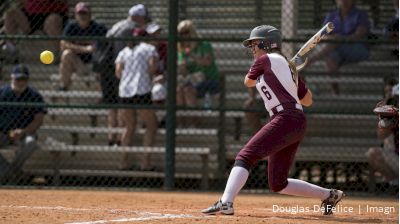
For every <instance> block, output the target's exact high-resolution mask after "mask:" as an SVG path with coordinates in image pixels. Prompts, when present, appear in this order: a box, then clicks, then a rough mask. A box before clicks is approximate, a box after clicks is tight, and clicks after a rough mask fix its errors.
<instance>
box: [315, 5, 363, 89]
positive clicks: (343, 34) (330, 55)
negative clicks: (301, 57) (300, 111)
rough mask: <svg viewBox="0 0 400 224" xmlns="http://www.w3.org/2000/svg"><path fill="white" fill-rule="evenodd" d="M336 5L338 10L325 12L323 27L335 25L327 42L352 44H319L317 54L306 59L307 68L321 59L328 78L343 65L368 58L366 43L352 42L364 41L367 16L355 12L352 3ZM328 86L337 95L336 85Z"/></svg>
mask: <svg viewBox="0 0 400 224" xmlns="http://www.w3.org/2000/svg"><path fill="white" fill-rule="evenodd" d="M336 5H337V7H338V9H337V10H335V11H333V12H331V13H329V14H328V15H327V16H326V17H325V20H324V23H323V24H324V25H325V24H327V23H328V22H333V24H334V25H335V29H334V30H333V32H332V34H331V35H329V36H328V39H329V40H334V41H338V42H340V41H352V42H349V43H329V44H323V45H321V47H320V48H319V51H318V52H316V54H314V55H311V56H310V58H309V65H311V64H312V63H313V62H315V61H317V60H319V59H321V58H323V59H324V60H325V65H326V70H327V72H328V73H329V74H330V75H334V74H335V73H336V72H337V71H338V70H339V68H340V66H342V65H343V64H345V63H354V62H360V61H363V60H366V59H368V57H369V48H368V46H367V44H365V43H359V42H354V41H358V40H362V39H366V38H367V35H368V34H369V29H370V23H369V20H368V14H367V13H366V12H365V11H363V10H360V9H358V8H357V7H356V6H355V3H354V0H336ZM332 87H333V91H334V93H336V94H339V86H338V84H337V83H334V84H333V86H332Z"/></svg>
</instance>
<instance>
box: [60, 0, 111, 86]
mask: <svg viewBox="0 0 400 224" xmlns="http://www.w3.org/2000/svg"><path fill="white" fill-rule="evenodd" d="M75 20H76V21H73V22H71V23H68V25H67V26H66V27H65V29H64V34H63V35H64V36H85V37H88V36H105V35H106V33H107V28H106V27H105V26H104V25H101V24H99V23H97V22H95V21H93V20H92V19H91V11H90V6H89V4H88V3H86V2H79V3H78V4H76V6H75ZM96 47H97V46H96V42H95V41H92V40H62V41H61V50H62V54H61V63H60V74H61V85H60V86H59V87H58V90H68V89H69V87H70V85H71V76H72V74H73V73H74V72H76V73H78V74H88V73H89V72H90V69H91V68H90V63H91V62H92V54H93V52H95V50H96Z"/></svg>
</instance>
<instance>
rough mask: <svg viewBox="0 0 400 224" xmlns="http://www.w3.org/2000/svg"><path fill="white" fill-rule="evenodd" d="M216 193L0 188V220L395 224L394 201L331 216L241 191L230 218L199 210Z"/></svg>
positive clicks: (354, 205) (348, 203) (363, 201)
mask: <svg viewBox="0 0 400 224" xmlns="http://www.w3.org/2000/svg"><path fill="white" fill-rule="evenodd" d="M219 197H220V194H216V193H206V192H199V193H179V192H138V191H135V192H127V191H84V190H80V191H78V190H6V189H4V190H0V223H7V224H8V223H13V224H14V223H35V224H36V223H70V224H72V223H74V224H98V223H137V222H139V223H229V224H232V223H296V224H299V223H398V222H399V203H398V199H397V198H394V199H387V198H354V197H346V198H345V199H343V201H342V202H341V203H340V204H339V205H340V206H338V211H337V212H336V213H335V214H334V215H333V216H322V215H321V214H320V210H319V205H320V202H319V200H315V199H307V198H300V197H288V196H283V195H276V194H257V195H254V194H253V195H250V194H241V195H240V196H239V197H238V198H237V199H236V201H235V215H233V216H222V215H218V216H205V215H202V214H201V213H200V210H201V209H203V208H206V207H208V206H210V205H211V204H212V203H214V202H215V201H216V200H217V199H218V198H219Z"/></svg>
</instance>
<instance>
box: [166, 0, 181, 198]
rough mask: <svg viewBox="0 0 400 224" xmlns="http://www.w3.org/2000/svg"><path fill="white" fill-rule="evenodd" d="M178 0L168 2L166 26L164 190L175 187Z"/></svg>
mask: <svg viewBox="0 0 400 224" xmlns="http://www.w3.org/2000/svg"><path fill="white" fill-rule="evenodd" d="M178 2H179V1H178V0H169V24H168V59H167V60H168V61H167V64H168V67H167V81H168V90H167V91H168V96H167V117H166V119H167V120H166V128H167V130H166V131H167V136H166V151H165V180H164V188H165V189H166V190H172V189H173V188H174V185H175V127H176V124H175V121H176V58H177V56H176V54H177V53H176V44H177V25H178Z"/></svg>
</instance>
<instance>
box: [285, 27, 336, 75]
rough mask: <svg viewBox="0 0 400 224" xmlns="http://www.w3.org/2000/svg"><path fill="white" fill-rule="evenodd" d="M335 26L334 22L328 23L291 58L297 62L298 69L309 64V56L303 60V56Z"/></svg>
mask: <svg viewBox="0 0 400 224" xmlns="http://www.w3.org/2000/svg"><path fill="white" fill-rule="evenodd" d="M334 28H335V26H334V25H333V23H332V22H329V23H327V24H326V25H325V26H324V27H322V28H321V29H320V30H319V31H318V32H317V33H316V34H315V35H314V36H313V37H311V38H310V39H309V40H308V41H307V42H306V43H305V44H304V45H303V46H302V47H301V48H300V50H299V51H298V52H297V54H296V55H295V56H294V57H293V58H292V59H291V61H292V62H294V63H295V65H296V69H297V71H301V70H302V69H303V68H304V66H306V64H307V58H306V59H305V60H303V58H302V57H303V56H304V55H306V54H307V53H308V52H310V51H311V50H312V49H313V48H314V47H315V46H316V45H317V44H318V43H319V42H320V41H321V40H322V39H323V38H324V37H325V36H326V35H327V34H328V33H330V32H332V30H333V29H334Z"/></svg>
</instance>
